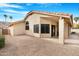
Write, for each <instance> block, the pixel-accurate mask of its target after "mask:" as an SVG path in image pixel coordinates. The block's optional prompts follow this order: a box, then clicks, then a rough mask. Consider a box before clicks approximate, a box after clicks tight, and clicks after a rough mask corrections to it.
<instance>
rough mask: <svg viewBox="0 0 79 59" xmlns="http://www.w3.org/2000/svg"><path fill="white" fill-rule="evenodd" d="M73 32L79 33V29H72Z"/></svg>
mask: <svg viewBox="0 0 79 59" xmlns="http://www.w3.org/2000/svg"><path fill="white" fill-rule="evenodd" d="M71 32H75V33H79V29H71Z"/></svg>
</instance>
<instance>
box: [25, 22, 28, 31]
mask: <svg viewBox="0 0 79 59" xmlns="http://www.w3.org/2000/svg"><path fill="white" fill-rule="evenodd" d="M25 29H26V30H29V22H28V21H27V22H26V27H25Z"/></svg>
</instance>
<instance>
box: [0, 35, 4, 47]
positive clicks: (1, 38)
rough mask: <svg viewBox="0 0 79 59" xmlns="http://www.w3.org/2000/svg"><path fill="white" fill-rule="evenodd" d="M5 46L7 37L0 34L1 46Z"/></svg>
mask: <svg viewBox="0 0 79 59" xmlns="http://www.w3.org/2000/svg"><path fill="white" fill-rule="evenodd" d="M4 46H5V37H4V36H0V48H3V47H4Z"/></svg>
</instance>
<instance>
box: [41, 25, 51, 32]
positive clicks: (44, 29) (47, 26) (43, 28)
mask: <svg viewBox="0 0 79 59" xmlns="http://www.w3.org/2000/svg"><path fill="white" fill-rule="evenodd" d="M49 32H50V27H49V24H41V33H49Z"/></svg>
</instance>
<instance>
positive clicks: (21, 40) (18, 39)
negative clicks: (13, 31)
mask: <svg viewBox="0 0 79 59" xmlns="http://www.w3.org/2000/svg"><path fill="white" fill-rule="evenodd" d="M0 55H1V56H54V55H55V56H58V55H60V56H61V55H62V56H63V55H79V46H78V45H77V46H74V45H61V44H57V43H54V42H51V41H47V40H43V39H40V38H36V37H32V36H27V35H23V36H14V37H12V36H6V46H5V48H3V49H1V50H0Z"/></svg>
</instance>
